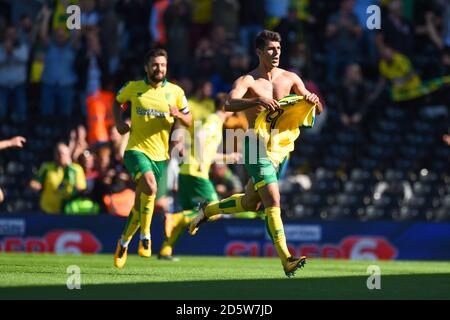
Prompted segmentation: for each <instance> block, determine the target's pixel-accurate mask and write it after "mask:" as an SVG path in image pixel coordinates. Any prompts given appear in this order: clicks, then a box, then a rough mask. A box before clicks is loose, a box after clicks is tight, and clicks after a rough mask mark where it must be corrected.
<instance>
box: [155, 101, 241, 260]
mask: <svg viewBox="0 0 450 320" xmlns="http://www.w3.org/2000/svg"><path fill="white" fill-rule="evenodd" d="M225 98H226V95H225V94H224V93H219V94H218V95H217V97H216V99H215V108H216V112H215V113H212V114H210V115H208V116H207V117H206V118H205V119H203V120H202V121H201V122H200V121H196V124H197V122H199V123H201V125H200V126H197V125H196V124H195V125H193V126H191V127H190V128H189V133H190V137H191V149H190V153H189V155H188V157H189V159H188V161H186V162H184V163H182V164H181V166H180V174H179V175H178V186H179V190H178V196H179V200H180V205H181V208H182V209H183V211H182V212H180V213H175V214H172V219H173V228H172V230H171V232H170V234H166V237H167V238H166V240H165V241H164V243H163V244H162V246H161V250H160V252H159V256H158V258H159V259H163V260H175V259H176V258H174V257H173V256H172V251H173V247H174V246H175V243H176V241H177V240H178V238H179V237H180V235H181V234H182V233H183V231H184V230H185V228H186V227H187V226H188V225H189V223H190V222H191V221H192V219H193V218H194V216H195V215H196V214H197V210H196V209H198V203H199V202H200V201H202V200H206V201H215V200H218V199H219V198H218V195H217V193H216V190H215V188H214V185H213V184H212V182H211V181H210V180H209V169H210V168H211V165H212V163H213V162H215V161H217V160H218V159H220V160H222V161H221V162H227V163H228V162H236V161H238V160H239V156H240V154H237V153H231V154H222V153H217V150H218V148H219V146H220V144H221V142H222V129H223V123H224V122H225V121H226V120H227V119H228V118H229V117H230V116H232V115H233V113H232V112H226V111H225V110H224V103H225ZM195 139H197V140H196V141H195ZM194 141H195V142H194ZM192 146H193V147H192ZM196 148H197V149H196Z"/></svg>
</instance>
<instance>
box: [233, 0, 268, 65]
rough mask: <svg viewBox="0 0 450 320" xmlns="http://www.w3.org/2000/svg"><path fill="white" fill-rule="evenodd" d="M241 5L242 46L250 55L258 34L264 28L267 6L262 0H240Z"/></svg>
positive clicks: (240, 33)
mask: <svg viewBox="0 0 450 320" xmlns="http://www.w3.org/2000/svg"><path fill="white" fill-rule="evenodd" d="M239 5H240V10H239V38H240V42H241V45H242V47H243V48H244V50H246V53H247V54H249V55H250V54H251V53H253V51H252V50H253V41H254V40H255V38H256V35H257V34H258V33H259V32H260V31H262V30H263V28H264V23H265V20H266V8H265V5H264V1H261V0H239ZM252 56H253V54H252Z"/></svg>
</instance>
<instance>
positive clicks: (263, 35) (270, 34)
mask: <svg viewBox="0 0 450 320" xmlns="http://www.w3.org/2000/svg"><path fill="white" fill-rule="evenodd" d="M266 41H276V42H281V36H280V34H279V33H278V32H274V31H270V30H264V31H261V32H260V33H258V35H257V36H256V40H255V47H256V48H257V49H261V50H262V49H264V47H265V46H266Z"/></svg>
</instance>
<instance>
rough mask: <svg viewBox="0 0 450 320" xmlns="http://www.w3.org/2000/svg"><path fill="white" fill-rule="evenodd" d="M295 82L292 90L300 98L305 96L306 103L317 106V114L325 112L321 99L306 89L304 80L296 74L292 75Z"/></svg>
mask: <svg viewBox="0 0 450 320" xmlns="http://www.w3.org/2000/svg"><path fill="white" fill-rule="evenodd" d="M290 74H291V76H292V77H293V80H294V85H293V86H292V89H293V90H294V92H295V94H298V95H300V96H304V97H305V99H306V101H309V102H312V103H314V104H316V105H317V113H318V114H320V113H322V111H323V106H322V103H321V102H320V100H319V97H318V96H317V95H316V94H315V93H312V92H310V91H309V90H308V89H306V87H305V84H304V83H303V81H302V79H300V77H299V76H298V75H296V74H295V73H292V72H291V73H290Z"/></svg>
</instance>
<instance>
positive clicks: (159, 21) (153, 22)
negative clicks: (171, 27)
mask: <svg viewBox="0 0 450 320" xmlns="http://www.w3.org/2000/svg"><path fill="white" fill-rule="evenodd" d="M169 5H170V1H169V0H156V1H153V5H152V11H151V15H150V21H149V24H148V25H149V29H150V34H151V35H152V40H153V42H154V44H155V45H156V46H165V45H166V43H167V26H166V24H165V23H164V14H165V12H166V10H167V8H168V7H169Z"/></svg>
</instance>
